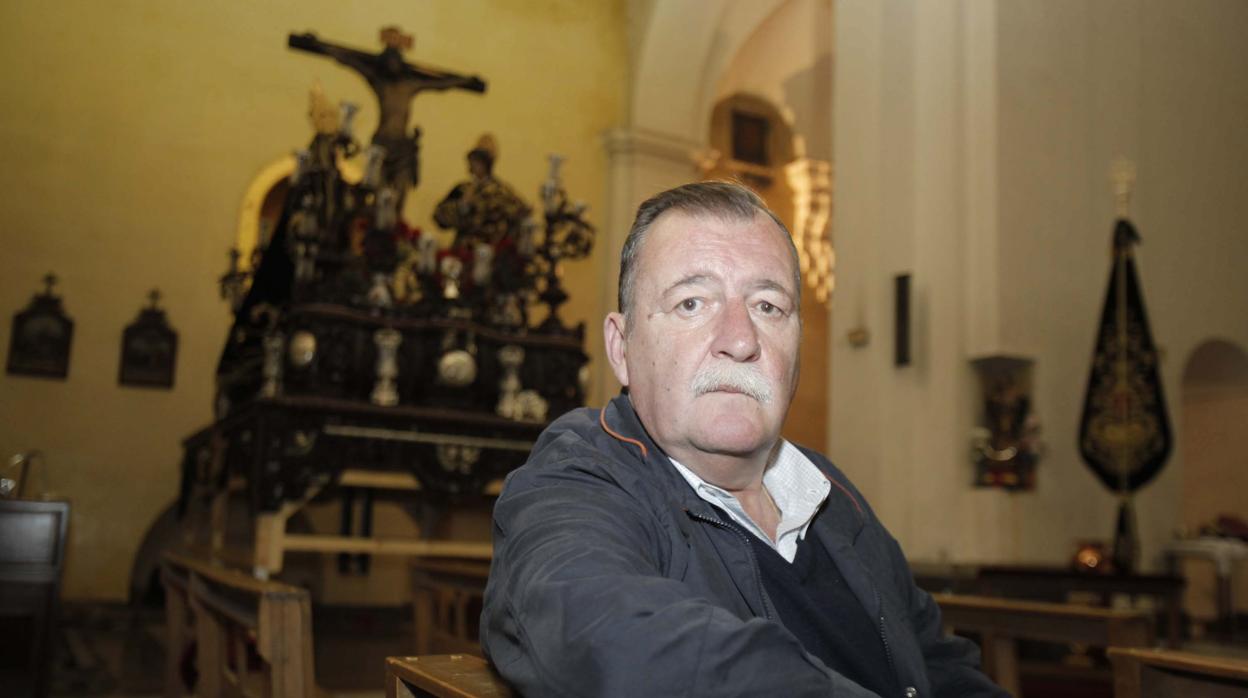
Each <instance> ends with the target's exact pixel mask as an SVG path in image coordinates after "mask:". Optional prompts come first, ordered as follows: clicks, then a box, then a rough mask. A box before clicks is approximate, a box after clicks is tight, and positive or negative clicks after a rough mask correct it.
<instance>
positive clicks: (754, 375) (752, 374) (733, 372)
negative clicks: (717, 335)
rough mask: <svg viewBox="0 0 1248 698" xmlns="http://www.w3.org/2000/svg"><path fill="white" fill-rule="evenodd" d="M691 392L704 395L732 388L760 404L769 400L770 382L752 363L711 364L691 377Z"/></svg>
mask: <svg viewBox="0 0 1248 698" xmlns="http://www.w3.org/2000/svg"><path fill="white" fill-rule="evenodd" d="M692 387H693V394H694V395H695V396H701V395H705V394H707V393H713V392H716V391H720V390H734V391H736V392H739V393H743V394H745V395H748V396H750V397H752V398H754V399H755V400H757V401H758V402H760V403H762V404H764V405H765V404H767V403H769V402H771V392H772V391H771V383H770V382H768V380H767V379H766V378H764V377H763V374H761V373H760V372H759V371H758V369H757V368H756V367H755V366H754V365H753V364H737V363H716V364H711V365H709V366H707V367H705V368H703V369H702V370H700V371H698V373H697V374H696V375H695V376H694V377H693V386H692Z"/></svg>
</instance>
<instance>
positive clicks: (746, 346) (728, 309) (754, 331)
mask: <svg viewBox="0 0 1248 698" xmlns="http://www.w3.org/2000/svg"><path fill="white" fill-rule="evenodd" d="M759 349H760V346H759V343H758V328H757V327H755V326H754V318H753V317H751V316H750V309H749V308H747V307H746V306H745V303H743V302H736V303H732V302H730V303H728V304H727V305H726V306H725V307H724V311H723V313H721V314H720V317H719V322H718V323H717V325H716V327H715V345H714V350H715V355H716V356H718V357H722V358H725V359H731V360H733V361H753V360H755V359H757V358H758V352H759Z"/></svg>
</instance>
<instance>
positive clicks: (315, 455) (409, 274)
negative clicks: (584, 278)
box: [180, 28, 594, 576]
mask: <svg viewBox="0 0 1248 698" xmlns="http://www.w3.org/2000/svg"><path fill="white" fill-rule="evenodd" d="M381 38H382V41H383V42H384V43H385V48H384V49H383V50H382V51H381V52H379V53H376V54H371V53H367V52H364V51H358V50H355V49H350V48H346V47H343V46H338V45H336V44H332V43H328V42H324V41H322V40H320V39H319V38H317V37H316V36H315V35H313V34H310V33H306V34H292V35H290V37H289V46H290V47H291V48H293V49H296V50H300V51H306V52H310V53H313V54H319V55H324V56H327V57H330V58H333V59H334V60H336V61H337V62H339V63H341V64H342V65H344V66H346V67H348V68H350V69H352V70H354V71H356V72H358V73H359V74H360V75H361V76H362V77H363V78H364V79H365V80H366V81H367V82H368V84H369V86H370V87H371V88H372V89H373V91H374V93H375V94H376V96H377V101H378V105H379V112H380V114H379V123H378V128H377V131H376V133H374V134H373V137H372V139H371V142H370V144H369V145H368V146H367V147H365V148H361V146H360V144H359V143H358V142H357V141H356V140H355V137H354V135H353V133H352V120H353V117H354V115H355V113H356V111H357V110H356V107H355V106H354V105H351V104H345V103H344V104H341V105H333V104H331V103H330V102H329V100H328V99H326V98H325V96H324V95H323V94H322V93H321V91H320V90H319V88H317V89H314V90H313V93H312V98H311V108H310V113H309V115H310V118H311V120H312V123H313V127H314V135H313V137H312V140H311V142H310V143H309V144H308V146H307V147H306V148H304V149H302V150H300V151H298V153H297V157H296V165H295V169H294V172H293V174H292V175H291V177H290V179H289V183H288V190H287V193H286V196H285V201H284V204H283V206H282V209H281V215H280V218H279V219H278V221H277V224H276V226H275V227H274V229H273V232H272V235H271V238H270V239H269V240H268V241H267V244H265V245H264V246H263V249H262V250H260V251H259V254H258V258H257V259H256V261H255V263H254V267H253V269H252V270H250V271H247V270H243V269H241V268H240V267H239V266H238V263H237V261H238V258H239V254H238V253H237V252H235V253H234V254H233V261H232V264H231V268H230V270H229V271H228V272H227V273H226V274H225V275H224V276H223V277H222V279H221V289H222V294H223V296H225V297H226V298H227V299H228V300H229V301H230V302H231V304H232V306H233V310H234V322H233V325H232V327H231V328H230V332H229V335H228V337H227V339H226V343H225V347H224V349H223V351H222V354H221V358H220V361H219V363H218V367H217V397H216V404H215V417H216V419H215V421H214V422H213V423H212V424H211V425H209V426H208V427H206V428H204V429H202V430H200V431H198V432H196V433H195V434H193V435H192V436H190V437H189V438H187V439H186V441H185V456H184V459H183V463H182V491H181V497H180V510H181V511H183V512H185V511H187V510H188V509H190V508H195V507H198V508H199V509H201V510H206V511H208V515H207V516H208V518H209V519H210V521H211V523H210V526H209V527H210V528H211V530H212V531H213V532H212V534H211V540H210V544H211V545H212V546H213V547H214V549H219V548H220V547H221V546H222V544H223V543H222V541H223V533H222V531H221V530H220V528H221V521H220V519H222V518H223V517H224V516H225V514H224V507H225V506H226V503H225V502H226V499H227V498H228V496H229V492H230V490H231V489H234V490H239V489H241V490H243V491H244V492H245V495H246V500H247V502H248V505H249V507H250V509H251V511H252V513H253V514H254V515H255V520H256V531H255V534H256V541H255V550H254V554H253V560H252V566H253V568H254V571H255V573H256V574H257V575H259V576H266V575H268V574H269V573H273V572H276V571H278V570H280V569H281V566H282V554H283V552H285V551H291V550H320V551H325V552H338V553H342V554H344V555H345V554H348V553H357V554H358V553H388V552H393V553H400V554H436V553H438V552H439V551H442V552H447V551H449V552H452V553H456V554H459V553H463V552H464V550H458V549H457V548H456V544H454V543H449V542H438V541H430V540H419V541H378V540H375V539H370V538H369V536H370V534H371V518H370V514H369V511H370V508H371V497H372V493H373V492H374V491H378V490H385V489H387V488H398V489H403V490H405V494H404V496H408V495H407V493H408V492H410V493H412V497H413V498H414V502H415V504H416V505H417V506H418V508H420V509H421V510H422V511H423V512H424V517H423V518H424V519H425V524H426V525H425V526H422V531H426V530H427V529H428V528H429V526H428V524H429V522H431V521H433V520H434V519H435V518H436V515H437V514H438V512H442V511H445V509H446V508H447V507H450V506H455V505H458V504H461V503H468V502H472V501H474V500H480V499H481V498H482V497H484V496H485V495H484V494H483V492H484V491H485V489H486V487H487V485H488V484H489V483H491V482H493V481H496V480H497V479H499V478H501V477H502V476H503V475H505V474H506V473H507V472H508V471H509V470H511V469H512V468H514V467H516V466H518V465H519V464H521V463H522V462H523V460H524V458H525V457H526V454H527V453H528V451H529V449H530V448H531V446H532V443H533V441H534V440H535V439H536V437H537V435H538V434H539V433H540V432H541V431H542V429H543V428H544V427H545V426H546V424H547V423H548V421H549V419H551V418H553V417H555V416H558V415H559V414H561V413H563V412H565V411H567V410H568V409H571V408H573V407H575V406H578V405H580V404H582V402H583V401H584V385H585V376H586V364H587V361H588V358H587V356H586V355H585V352H584V350H583V343H584V325H583V324H580V325H578V326H576V327H567V326H565V325H564V323H563V322H562V321H561V320H560V317H559V307H560V305H562V304H563V303H564V302H566V300H567V299H568V295H567V293H566V292H565V291H564V289H563V288H562V287H561V284H560V273H559V266H560V264H561V263H562V262H563V261H567V260H576V259H580V258H584V257H585V256H586V255H588V254H589V252H590V249H591V247H592V244H593V238H594V229H593V227H592V226H591V225H590V224H589V223H588V222H587V221H586V220H585V217H584V213H585V206H584V205H582V204H576V203H573V202H571V201H570V200H569V198H568V196H567V193H566V191H565V190H564V188H563V185H562V182H561V181H560V172H559V170H560V164H561V159H560V158H559V157H558V156H554V155H552V156H551V157H550V169H549V175H548V177H547V179H546V180H545V182H544V183H543V184H542V185H541V187H540V190H539V197H540V208H539V209H538V210H537V211H536V212H535V211H534V210H533V208H532V207H531V206H530V205H529V204H528V203H526V202H525V201H524V200H523V198H522V197H520V196H519V195H518V194H517V193H516V192H515V191H514V190H513V189H512V188H511V187H510V186H509V185H507V184H506V183H505V182H503V181H501V180H500V179H498V178H497V177H496V176H495V175H494V172H493V165H494V162H495V161H496V159H497V158H498V146H497V144H496V142H495V140H494V139H493V137H491V136H489V135H486V136H483V137H482V138H481V139H480V140H479V141H478V142H477V144H476V145H475V147H473V148H472V149H471V150H470V151H469V153H468V156H467V160H468V166H469V175H468V179H466V180H464V181H463V182H461V183H459V184H457V185H456V186H455V187H453V188H452V189H451V191H450V192H449V193H448V194H447V195H446V196H445V197H444V198H443V200H442V201H441V202H440V203H439V204H438V205H437V207H436V209H435V210H434V211H433V212H432V214H433V216H432V217H433V220H434V222H435V223H436V224H437V225H438V226H439V227H440V228H443V229H445V230H448V231H450V232H451V233H453V234H452V235H448V236H447V237H449V238H450V240H449V244H443V243H442V242H441V241H440V239H439V236H438V235H437V234H435V233H434V232H433V231H431V230H426V229H423V228H420V227H415V226H412V225H409V224H408V223H407V222H406V221H405V220H404V218H403V203H404V201H405V199H406V195H407V193H408V191H409V190H410V189H411V188H413V187H415V186H416V185H417V184H418V183H419V182H420V137H421V132H420V129H418V128H412V129H410V130H409V125H408V119H409V109H410V102H411V100H412V99H413V98H414V97H416V96H417V95H418V94H419V93H420V92H423V91H427V90H448V89H459V90H468V91H471V92H476V93H484V92H485V90H486V84H485V82H484V81H483V80H481V79H480V78H478V77H475V76H463V75H457V74H455V73H451V72H449V71H444V70H439V69H433V68H429V67H427V66H420V65H416V64H412V63H409V62H407V61H405V60H404V59H403V56H402V53H401V49H403V48H409V47H410V45H411V38H410V37H408V36H405V35H403V34H402V33H400V32H399V31H398V30H397V29H394V28H387V29H384V30H383V31H382V35H381ZM357 153H358V154H359V156H360V157H361V158H362V159H363V167H362V176H361V177H360V178H359V179H358V181H351V180H349V179H348V178H347V177H346V176H345V175H344V168H343V161H344V160H345V159H346V158H349V157H351V156H354V155H356V154H357ZM541 306H545V312H544V318H543V319H542V321H541V322H540V323H535V322H534V321H533V320H532V319H531V315H533V314H535V313H534V309H537V314H539V315H541V314H542V313H541V311H540V308H541ZM326 496H340V497H342V499H343V525H342V530H341V531H340V535H338V536H324V535H322V536H308V535H296V534H293V533H290V532H287V531H286V522H287V520H288V519H289V518H290V517H291V516H292V515H293V514H294V513H295V512H296V511H298V510H299V508H300V507H302V506H304V505H305V504H307V503H308V502H309V501H310V500H312V499H313V498H315V497H322V498H323V497H326ZM357 505H358V506H359V507H361V509H360V511H361V512H362V516H356V514H355V507H356V506H357ZM353 522H358V525H357V524H356V523H353ZM460 547H463V546H462V545H461V546H460ZM465 550H468V548H465ZM474 550H475V549H474ZM478 552H479V551H478ZM467 554H474V553H472V552H471V551H469V552H468V553H467ZM482 554H486V553H482ZM343 559H344V560H345V559H346V558H343ZM352 559H354V560H356V561H357V562H358V563H359V566H360V567H362V568H364V569H366V564H367V563H366V558H365V557H364V556H363V555H359V556H353V557H352Z"/></svg>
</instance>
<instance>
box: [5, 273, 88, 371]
mask: <svg viewBox="0 0 1248 698" xmlns="http://www.w3.org/2000/svg"><path fill="white" fill-rule="evenodd" d="M56 281H57V279H56V276H55V275H53V274H48V275H47V276H45V277H43V282H44V283H45V284H47V288H46V289H44V291H43V293H36V294H35V297H34V298H32V299H31V300H30V305H28V306H26V309H25V310H23V311H21V312H19V313H17V314H15V315H14V316H13V331H12V334H11V335H10V337H9V358H8V362H7V364H6V367H5V368H6V370H7V371H8V372H9V373H11V374H13V375H18V376H38V377H41V378H60V379H64V378H65V377H66V376H68V375H69V348H70V345H71V344H72V343H73V339H74V321H73V320H71V319H70V318H69V316H68V315H66V314H65V308H64V307H63V306H62V304H61V297H60V296H58V295H56V294H54V293H52V287H53V286H55V285H56Z"/></svg>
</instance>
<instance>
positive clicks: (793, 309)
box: [605, 211, 801, 465]
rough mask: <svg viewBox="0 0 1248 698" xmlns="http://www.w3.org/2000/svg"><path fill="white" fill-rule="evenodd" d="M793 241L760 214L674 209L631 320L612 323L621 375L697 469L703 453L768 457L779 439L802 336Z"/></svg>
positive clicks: (640, 284)
mask: <svg viewBox="0 0 1248 698" xmlns="http://www.w3.org/2000/svg"><path fill="white" fill-rule="evenodd" d="M783 236H784V232H783V231H782V230H780V228H779V227H777V226H776V224H775V223H774V222H773V221H771V219H770V218H768V217H767V216H766V215H765V214H762V213H758V214H756V215H755V217H754V219H753V220H749V221H724V220H720V219H719V218H716V217H713V216H690V215H688V214H685V213H683V212H680V211H668V212H667V213H664V214H663V215H661V216H660V217H659V218H658V219H657V220H656V221H655V222H654V223H653V224H652V226H651V228H650V230H649V232H648V233H647V235H646V238H645V240H644V241H643V244H642V246H641V251H640V254H639V257H638V260H637V269H636V276H635V277H634V285H633V288H634V294H633V301H632V307H631V309H630V311H629V316H628V318H627V320H625V318H623V317H622V316H620V315H619V314H618V313H612V314H611V315H610V316H608V318H607V321H606V323H605V334H606V341H607V354H608V358H609V359H610V361H611V364H612V369H613V370H614V371H615V375H616V377H617V378H618V379H619V380H620V382H621V383H622V384H623V385H626V386H628V389H629V395H630V397H631V399H632V402H633V406H634V407H635V408H636V410H637V414H638V416H640V417H641V421H642V423H643V424H645V426H646V429H647V430H648V431H649V432H650V434H651V436H652V437H654V440H655V441H656V442H657V443H658V444H659V446H661V447H662V448H663V449H664V450H665V451H667V453H668V454H669V455H671V456H672V457H673V458H675V459H676V460H679V461H681V462H686V464H687V465H694V464H695V463H696V462H697V456H698V454H699V453H703V454H720V455H731V456H740V457H751V456H753V457H759V456H765V455H766V454H767V453H768V452H769V451H770V449H771V448H772V446H774V444H775V443H776V440H777V439H778V438H779V435H780V428H781V426H782V425H783V423H784V418H785V415H786V413H787V412H788V409H789V403H790V402H791V401H792V398H793V392H794V390H795V389H796V386H797V369H798V361H797V355H798V345H799V343H800V339H801V320H800V316H799V314H798V305H797V298H798V289H797V288H794V286H793V279H794V276H795V273H794V272H795V269H794V266H793V265H794V260H793V255H792V252H791V251H790V248H789V245H788V242H787V241H786V240H785V239H784V237H783ZM686 459H688V460H687V461H686Z"/></svg>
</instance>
